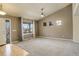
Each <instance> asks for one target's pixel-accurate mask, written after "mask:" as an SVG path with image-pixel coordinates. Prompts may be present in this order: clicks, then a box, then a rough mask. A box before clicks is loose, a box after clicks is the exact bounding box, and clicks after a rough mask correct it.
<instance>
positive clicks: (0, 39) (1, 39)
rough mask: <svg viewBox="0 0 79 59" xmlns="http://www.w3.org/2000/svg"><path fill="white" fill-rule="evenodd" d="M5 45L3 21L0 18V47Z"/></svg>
mask: <svg viewBox="0 0 79 59" xmlns="http://www.w3.org/2000/svg"><path fill="white" fill-rule="evenodd" d="M3 44H6V31H5V19H4V18H0V45H3Z"/></svg>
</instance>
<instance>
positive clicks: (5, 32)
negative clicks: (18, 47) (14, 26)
mask: <svg viewBox="0 0 79 59" xmlns="http://www.w3.org/2000/svg"><path fill="white" fill-rule="evenodd" d="M4 19H5V21H6V20H9V21H10V43H12V40H11V19H9V18H4ZM5 37H6V22H5ZM6 40H7V39H6ZM5 43H6V42H5Z"/></svg>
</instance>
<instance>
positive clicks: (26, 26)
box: [23, 23, 33, 33]
mask: <svg viewBox="0 0 79 59" xmlns="http://www.w3.org/2000/svg"><path fill="white" fill-rule="evenodd" d="M32 25H33V24H32V23H24V24H23V31H24V33H32Z"/></svg>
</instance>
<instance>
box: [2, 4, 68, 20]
mask: <svg viewBox="0 0 79 59" xmlns="http://www.w3.org/2000/svg"><path fill="white" fill-rule="evenodd" d="M67 5H69V4H68V3H5V4H3V10H4V11H5V12H7V14H9V15H12V16H18V17H23V18H26V19H32V20H38V19H41V18H42V17H41V16H40V14H41V8H44V14H45V16H48V15H50V14H52V13H54V12H56V11H58V10H60V9H62V8H64V7H65V6H67Z"/></svg>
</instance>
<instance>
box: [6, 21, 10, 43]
mask: <svg viewBox="0 0 79 59" xmlns="http://www.w3.org/2000/svg"><path fill="white" fill-rule="evenodd" d="M5 26H6V44H10V43H11V20H5Z"/></svg>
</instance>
